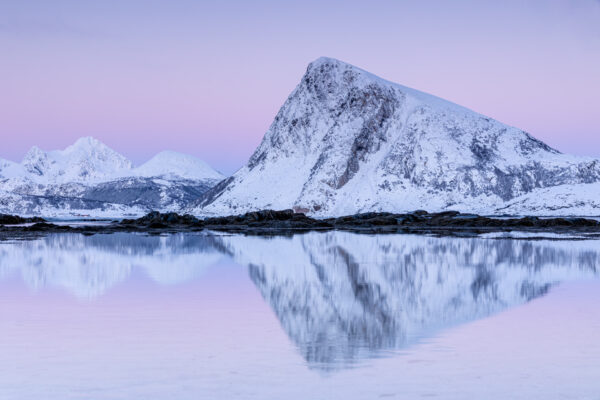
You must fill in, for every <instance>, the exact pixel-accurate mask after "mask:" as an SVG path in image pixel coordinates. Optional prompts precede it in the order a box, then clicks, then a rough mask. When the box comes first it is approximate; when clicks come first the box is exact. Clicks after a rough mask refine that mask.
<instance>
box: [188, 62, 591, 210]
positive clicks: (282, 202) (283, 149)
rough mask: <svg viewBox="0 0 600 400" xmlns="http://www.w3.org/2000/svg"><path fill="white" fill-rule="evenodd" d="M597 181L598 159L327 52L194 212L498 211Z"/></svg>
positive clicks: (313, 63)
mask: <svg viewBox="0 0 600 400" xmlns="http://www.w3.org/2000/svg"><path fill="white" fill-rule="evenodd" d="M598 182H600V162H599V161H598V160H595V159H592V158H585V157H574V156H569V155H563V154H561V153H559V152H558V151H556V150H555V149H552V148H551V147H549V146H548V145H546V144H544V143H543V142H541V141H539V140H537V139H535V138H534V137H532V136H531V135H529V134H528V133H526V132H523V131H522V130H520V129H517V128H514V127H511V126H508V125H505V124H503V123H500V122H498V121H495V120H493V119H491V118H488V117H485V116H483V115H481V114H478V113H476V112H474V111H471V110H469V109H467V108H464V107H461V106H459V105H456V104H453V103H451V102H449V101H446V100H443V99H440V98H438V97H435V96H432V95H429V94H426V93H423V92H420V91H417V90H414V89H410V88H407V87H405V86H402V85H398V84H395V83H392V82H389V81H386V80H384V79H381V78H379V77H377V76H375V75H373V74H370V73H368V72H366V71H364V70H362V69H360V68H356V67H354V66H352V65H350V64H346V63H344V62H341V61H338V60H335V59H331V58H319V59H318V60H316V61H314V62H312V63H311V64H310V65H309V66H308V68H307V71H306V73H305V75H304V76H303V77H302V79H301V81H300V83H299V84H298V86H297V87H296V88H295V89H294V91H293V92H292V93H291V94H290V96H289V97H288V99H287V100H286V102H285V103H284V105H283V106H282V107H281V109H280V110H279V112H278V113H277V115H276V117H275V120H274V121H273V123H272V125H271V126H270V128H269V130H268V131H267V132H266V134H265V136H264V138H263V140H262V142H261V144H260V145H259V146H258V148H257V149H256V151H255V152H254V154H253V155H252V157H251V158H250V160H249V162H248V163H247V165H246V166H245V167H243V168H241V169H240V170H239V171H238V172H236V174H234V175H233V176H232V177H230V178H229V179H227V180H226V181H223V182H222V183H220V184H219V185H217V186H216V187H215V188H213V189H212V190H211V191H209V192H207V193H206V195H205V196H204V197H203V198H202V199H201V200H200V201H199V202H198V204H197V205H196V206H195V207H191V208H190V211H192V212H194V213H197V214H231V213H238V212H245V211H251V210H256V209H261V208H273V209H284V208H295V209H297V210H302V211H305V212H309V213H312V214H313V215H317V216H331V215H344V214H353V213H357V212H367V211H390V212H405V211H410V210H415V209H421V208H426V209H428V210H430V211H436V210H446V209H456V210H460V211H467V212H480V213H486V214H488V213H489V214H494V213H497V212H499V211H498V210H500V209H502V208H503V207H505V206H506V202H508V201H510V200H512V199H515V198H518V197H519V196H524V195H527V194H530V193H534V192H535V191H536V190H539V189H543V188H548V187H554V186H559V185H579V184H589V183H594V184H597V183H598ZM599 185H600V184H599ZM599 187H600V186H599ZM540 212H542V211H540ZM598 212H600V210H598V211H596V213H598Z"/></svg>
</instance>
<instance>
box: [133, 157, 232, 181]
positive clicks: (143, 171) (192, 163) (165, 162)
mask: <svg viewBox="0 0 600 400" xmlns="http://www.w3.org/2000/svg"><path fill="white" fill-rule="evenodd" d="M135 174H136V175H138V176H143V177H154V176H171V177H173V176H175V177H181V178H184V179H195V180H203V179H212V180H221V179H223V178H225V177H224V176H223V175H222V174H221V173H219V172H217V171H215V170H214V169H213V168H211V167H210V166H209V165H208V164H207V163H205V162H204V161H202V160H201V159H199V158H197V157H194V156H191V155H188V154H181V153H177V152H174V151H162V152H160V153H158V154H157V155H155V156H154V157H152V159H150V160H149V161H147V162H145V163H144V164H142V165H141V166H139V167H137V168H136V169H135Z"/></svg>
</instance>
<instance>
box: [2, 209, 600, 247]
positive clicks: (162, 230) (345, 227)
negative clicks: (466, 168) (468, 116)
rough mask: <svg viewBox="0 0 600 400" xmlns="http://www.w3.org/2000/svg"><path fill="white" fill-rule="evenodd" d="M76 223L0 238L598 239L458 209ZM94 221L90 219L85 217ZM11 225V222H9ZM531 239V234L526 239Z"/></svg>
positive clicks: (580, 226) (593, 232) (545, 221)
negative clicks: (321, 235)
mask: <svg viewBox="0 0 600 400" xmlns="http://www.w3.org/2000/svg"><path fill="white" fill-rule="evenodd" d="M85 222H86V221H80V222H79V224H77V225H76V226H69V225H59V224H55V223H52V222H49V221H47V220H44V219H43V218H40V217H33V218H21V217H19V216H13V215H4V214H0V241H3V240H19V239H24V240H27V239H34V238H37V237H40V236H44V235H46V234H50V233H80V234H83V235H94V234H111V233H116V232H130V233H148V234H167V233H183V232H202V231H215V232H223V233H234V234H245V235H259V236H289V235H293V234H300V233H306V232H329V231H344V232H354V233H359V234H421V235H436V236H456V237H474V236H479V235H482V234H488V233H503V232H523V233H533V234H535V233H540V234H544V233H554V234H580V235H581V234H582V235H587V236H586V237H584V238H583V239H586V238H588V239H592V238H600V221H598V220H595V219H589V218H580V217H572V218H565V217H557V218H541V217H520V218H509V217H485V216H480V215H476V214H462V213H459V212H456V211H446V212H440V213H428V212H426V211H422V210H418V211H414V212H411V213H406V214H394V213H385V212H382V213H363V214H355V215H348V216H344V217H335V218H325V219H315V218H311V217H308V216H306V215H305V214H302V213H295V212H294V211H292V210H283V211H273V210H261V211H256V212H249V213H246V214H241V215H233V216H225V217H212V218H205V219H199V218H196V217H194V216H192V215H180V214H176V213H159V212H156V211H155V212H151V213H149V214H147V215H145V216H143V217H141V218H137V219H123V220H121V221H113V222H110V223H107V224H105V225H104V224H103V225H99V224H90V225H86V224H85ZM89 222H94V221H89ZM7 225H10V226H7ZM528 239H529V240H532V239H535V236H532V237H528Z"/></svg>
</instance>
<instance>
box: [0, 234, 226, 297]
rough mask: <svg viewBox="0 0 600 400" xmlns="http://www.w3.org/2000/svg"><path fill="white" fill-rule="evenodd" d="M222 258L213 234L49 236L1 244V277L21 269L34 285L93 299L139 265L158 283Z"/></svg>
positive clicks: (190, 275)
mask: <svg viewBox="0 0 600 400" xmlns="http://www.w3.org/2000/svg"><path fill="white" fill-rule="evenodd" d="M221 257H222V252H221V251H219V250H218V244H216V243H215V241H214V237H213V236H207V235H183V234H180V235H171V236H147V235H136V234H129V233H115V234H112V235H94V236H83V235H79V234H62V235H50V236H47V237H45V238H43V239H40V240H36V241H23V242H17V243H11V244H1V245H0V278H2V277H7V276H11V275H13V274H15V273H20V274H21V276H22V278H23V280H24V281H25V283H26V284H27V285H28V286H30V287H32V288H36V289H37V288H42V287H53V286H58V287H63V288H65V289H67V290H68V291H69V292H70V293H72V294H74V295H75V296H77V297H83V298H93V297H97V296H99V295H102V294H104V293H106V292H107V290H108V289H110V288H111V287H113V286H115V285H117V284H119V283H121V282H124V281H125V280H126V279H127V278H129V277H130V276H131V274H132V272H133V271H134V270H135V269H136V268H139V269H141V270H143V271H144V272H145V273H146V275H147V276H149V277H150V278H151V279H153V280H154V281H156V282H157V283H159V284H165V285H170V284H177V283H182V282H186V281H189V280H192V279H194V278H197V277H199V276H200V275H201V274H202V272H203V271H204V270H205V269H206V268H207V267H208V266H210V265H213V264H214V263H216V262H217V261H218V260H219V259H220V258H221Z"/></svg>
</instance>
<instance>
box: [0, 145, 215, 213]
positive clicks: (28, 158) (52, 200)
mask: <svg viewBox="0 0 600 400" xmlns="http://www.w3.org/2000/svg"><path fill="white" fill-rule="evenodd" d="M222 178H224V176H223V175H222V174H220V173H219V172H217V171H216V170H214V169H212V168H211V167H210V166H208V164H206V163H205V162H203V161H202V160H200V159H198V158H196V157H194V156H191V155H186V154H181V153H176V152H173V151H167V152H161V153H159V154H157V155H155V156H154V157H153V158H152V159H150V160H148V161H147V162H145V163H143V164H142V165H140V166H137V167H135V166H134V164H133V162H131V161H130V160H129V159H127V158H126V157H124V156H123V155H121V154H120V153H118V152H116V151H114V150H113V149H111V148H109V147H108V146H106V145H105V144H104V143H102V142H100V141H99V140H97V139H94V138H92V137H83V138H80V139H78V140H77V141H76V142H75V143H73V144H72V145H70V146H68V147H67V148H65V149H64V150H53V151H48V152H46V151H44V150H42V149H40V148H39V147H37V146H33V147H32V148H31V149H30V150H29V151H28V152H27V154H26V155H25V156H24V158H23V161H22V162H21V163H15V162H12V161H8V160H2V159H0V212H5V213H11V214H22V215H44V216H69V215H72V214H77V215H92V214H93V215H94V216H109V217H117V216H123V215H142V214H145V213H147V212H148V211H151V210H155V209H157V210H163V211H173V210H178V209H180V208H181V207H183V206H185V205H186V204H187V203H188V202H190V201H191V200H192V199H195V198H197V197H198V196H200V195H201V194H202V193H203V192H204V191H206V190H208V189H209V188H210V187H212V186H214V185H215V184H216V183H217V182H219V181H220V180H221V179H222Z"/></svg>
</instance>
